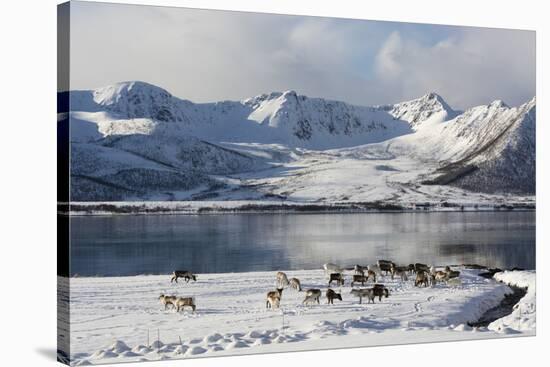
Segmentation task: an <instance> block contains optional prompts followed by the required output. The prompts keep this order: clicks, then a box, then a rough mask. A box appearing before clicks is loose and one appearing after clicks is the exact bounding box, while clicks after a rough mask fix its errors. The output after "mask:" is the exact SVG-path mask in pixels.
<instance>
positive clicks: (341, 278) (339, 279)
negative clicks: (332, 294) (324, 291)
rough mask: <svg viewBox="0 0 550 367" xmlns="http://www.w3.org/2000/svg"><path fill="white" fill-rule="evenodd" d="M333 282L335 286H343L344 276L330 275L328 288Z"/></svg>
mask: <svg viewBox="0 0 550 367" xmlns="http://www.w3.org/2000/svg"><path fill="white" fill-rule="evenodd" d="M333 281H336V284H337V285H344V275H342V273H331V274H330V280H329V282H328V285H329V287H330V284H331V283H332V282H333Z"/></svg>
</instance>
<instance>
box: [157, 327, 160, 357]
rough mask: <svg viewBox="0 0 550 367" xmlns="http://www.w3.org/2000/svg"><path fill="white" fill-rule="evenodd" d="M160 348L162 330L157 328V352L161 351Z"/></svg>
mask: <svg viewBox="0 0 550 367" xmlns="http://www.w3.org/2000/svg"><path fill="white" fill-rule="evenodd" d="M159 350H160V330H159V329H157V354H158V353H159Z"/></svg>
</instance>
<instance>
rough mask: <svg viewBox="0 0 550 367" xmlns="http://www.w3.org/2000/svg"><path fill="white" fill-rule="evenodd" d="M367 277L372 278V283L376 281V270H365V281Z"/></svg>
mask: <svg viewBox="0 0 550 367" xmlns="http://www.w3.org/2000/svg"><path fill="white" fill-rule="evenodd" d="M369 279H372V281H373V282H374V283H376V272H375V271H374V270H370V269H369V270H368V271H367V281H368V280H369Z"/></svg>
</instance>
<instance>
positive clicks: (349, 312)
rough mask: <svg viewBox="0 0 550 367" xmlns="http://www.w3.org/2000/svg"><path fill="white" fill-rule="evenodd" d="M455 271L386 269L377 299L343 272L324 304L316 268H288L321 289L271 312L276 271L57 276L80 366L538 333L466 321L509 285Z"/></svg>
mask: <svg viewBox="0 0 550 367" xmlns="http://www.w3.org/2000/svg"><path fill="white" fill-rule="evenodd" d="M459 270H460V271H461V280H462V284H461V285H458V286H449V285H444V284H439V285H437V286H435V287H433V288H432V287H429V288H417V287H414V285H413V279H412V277H411V279H409V280H408V281H405V282H401V281H400V280H397V279H395V280H391V277H389V276H388V277H383V278H382V279H379V280H378V281H379V282H380V283H383V284H385V285H386V286H387V287H388V288H389V290H390V296H389V298H383V299H382V301H381V302H378V299H377V300H376V303H374V304H366V303H363V304H359V302H358V299H356V298H354V297H352V296H351V295H350V289H351V288H350V286H349V279H350V278H349V274H350V273H348V276H347V278H348V279H347V282H346V285H345V286H343V287H333V289H334V290H336V291H341V294H342V298H343V301H342V302H340V301H338V300H336V301H335V304H334V305H327V304H326V298H325V297H324V294H325V291H326V289H327V285H326V284H327V283H326V279H325V276H324V274H323V272H322V271H321V270H300V271H288V272H287V274H288V275H289V277H290V276H293V277H298V278H299V279H300V280H301V282H302V286H303V288H305V289H307V288H320V289H322V290H323V297H322V298H321V304H320V305H313V306H303V305H302V304H301V302H302V300H303V298H304V293H303V292H300V293H299V292H297V291H294V290H291V289H285V291H284V293H283V298H282V304H281V306H282V307H281V310H273V311H271V310H266V309H265V294H266V292H267V291H269V290H272V289H274V287H275V273H274V272H253V273H225V274H200V275H199V278H198V281H197V282H196V283H193V282H191V283H189V284H187V283H182V282H180V283H178V284H175V283H172V284H171V283H170V279H169V278H170V276H169V275H154V276H153V275H140V276H127V277H101V278H70V279H67V278H60V279H61V280H60V281H65V282H67V281H69V282H70V292H71V299H70V320H71V359H72V362H71V363H72V364H76V365H79V364H103V363H110V362H115V361H116V362H121V361H138V360H158V359H171V358H188V357H203V356H221V355H233V354H240V353H247V354H250V353H266V352H282V351H292V350H312V349H329V348H336V347H340V348H341V347H359V346H375V345H389V344H405V343H412V342H415V343H416V342H435V341H450V340H466V339H478V338H495V337H507V336H509V335H534V327H531V326H534V322H533V323H531V324H529V325H531V326H529V327H525V328H521V329H520V330H514V332H502V331H501V330H496V329H495V330H493V329H491V327H489V328H471V327H469V326H468V322H473V321H476V320H478V319H479V318H480V317H481V316H482V315H483V313H484V312H486V311H487V310H489V309H491V308H492V307H495V306H497V305H498V304H499V303H500V302H501V301H502V299H504V297H505V296H506V295H507V294H510V293H511V289H510V288H509V287H508V286H507V285H505V284H503V283H500V282H497V281H495V280H494V279H485V278H482V277H480V276H478V274H479V272H480V270H474V269H464V268H460V269H459ZM512 273H519V272H512ZM532 273H533V274H534V272H532ZM365 286H366V285H365ZM161 293H164V294H175V295H178V296H194V297H195V298H196V300H197V301H196V302H197V310H196V312H195V313H192V312H189V311H184V312H180V313H179V314H178V313H176V312H175V311H173V310H170V309H169V310H166V311H165V310H164V308H163V307H162V306H161V305H160V303H159V302H158V296H159V294H161ZM533 297H534V296H533ZM533 312H534V311H533ZM283 315H284V316H283ZM67 316H68V315H67ZM497 321H498V320H497ZM491 325H492V324H491ZM511 329H513V325H511V326H510V325H509V326H508V329H507V330H508V331H510V330H511ZM180 338H181V340H180ZM157 339H158V340H159V341H160V343H159V342H157Z"/></svg>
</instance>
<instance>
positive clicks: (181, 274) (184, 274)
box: [170, 270, 197, 283]
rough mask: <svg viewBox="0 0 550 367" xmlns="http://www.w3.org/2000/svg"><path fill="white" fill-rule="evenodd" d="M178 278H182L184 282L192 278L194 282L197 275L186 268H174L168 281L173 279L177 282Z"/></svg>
mask: <svg viewBox="0 0 550 367" xmlns="http://www.w3.org/2000/svg"><path fill="white" fill-rule="evenodd" d="M178 278H184V279H185V282H186V283H189V280H191V279H193V281H194V282H196V281H197V276H196V275H195V274H193V273H192V272H190V271H187V270H175V271H174V272H173V273H172V279H171V280H170V283H172V282H173V281H174V280H175V281H176V283H177V282H178Z"/></svg>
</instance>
